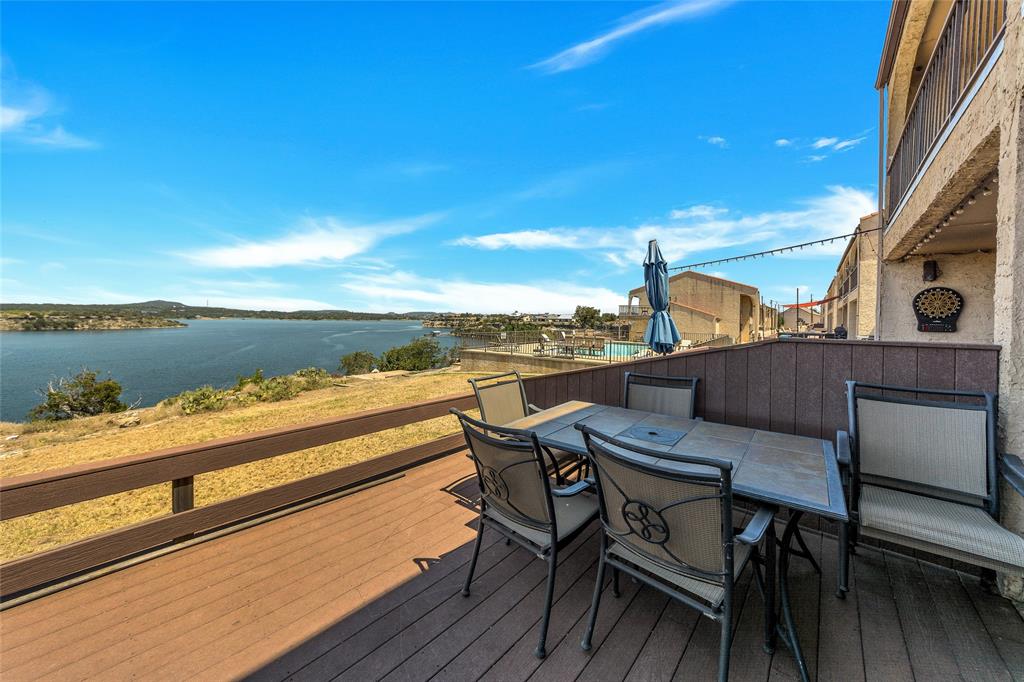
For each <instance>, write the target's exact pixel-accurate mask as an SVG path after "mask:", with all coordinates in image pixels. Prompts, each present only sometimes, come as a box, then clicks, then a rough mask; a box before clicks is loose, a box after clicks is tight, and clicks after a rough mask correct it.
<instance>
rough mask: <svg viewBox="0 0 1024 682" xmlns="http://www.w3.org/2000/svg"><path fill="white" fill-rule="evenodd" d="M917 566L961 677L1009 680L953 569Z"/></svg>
mask: <svg viewBox="0 0 1024 682" xmlns="http://www.w3.org/2000/svg"><path fill="white" fill-rule="evenodd" d="M920 566H921V571H922V573H924V578H925V582H926V583H927V584H928V590H929V591H930V592H931V595H932V601H933V603H934V604H935V609H936V610H935V613H934V614H933V617H934V618H935V619H936V620H937V621H938V622H939V623H941V624H942V626H943V628H944V629H945V631H946V636H947V637H948V638H949V643H950V644H951V645H952V651H953V656H954V657H955V658H956V661H957V664H958V665H959V666H960V675H961V677H963V678H964V679H965V680H1007V681H1009V680H1012V679H1013V677H1012V676H1011V675H1010V671H1009V669H1008V668H1007V667H1006V663H1004V662H1003V659H1002V657H1001V656H1000V655H999V651H998V649H996V646H995V644H994V643H993V642H992V639H991V638H990V637H989V634H988V631H987V630H986V629H985V625H984V623H982V621H981V618H980V617H979V616H978V614H977V612H976V611H975V610H974V608H973V604H972V603H971V598H970V596H969V595H968V594H967V592H966V590H964V586H963V585H961V584H960V580H959V578H957V575H956V571H953V570H950V569H948V568H942V567H940V566H936V565H934V564H927V563H923V562H922V563H921V564H920Z"/></svg>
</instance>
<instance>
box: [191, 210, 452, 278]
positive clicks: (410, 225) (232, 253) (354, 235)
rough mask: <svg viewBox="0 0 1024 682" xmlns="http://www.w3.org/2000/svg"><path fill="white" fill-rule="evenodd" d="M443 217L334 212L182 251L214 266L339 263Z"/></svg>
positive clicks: (193, 260) (255, 266)
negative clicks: (358, 217) (354, 217)
mask: <svg viewBox="0 0 1024 682" xmlns="http://www.w3.org/2000/svg"><path fill="white" fill-rule="evenodd" d="M439 219H440V216H439V215H437V214H431V215H424V216H418V217H415V218H410V219H408V220H400V221H394V222H386V223H372V224H351V223H346V222H343V221H341V220H339V219H337V218H334V217H332V216H326V217H322V218H305V219H303V220H302V221H301V222H300V223H299V227H298V229H296V230H294V231H293V232H291V233H290V234H287V235H284V236H282V237H277V238H274V239H268V240H265V241H258V242H257V241H246V242H241V243H239V244H235V245H233V246H220V247H214V248H211V249H199V250H196V251H191V252H188V253H179V254H178V255H180V256H181V257H182V258H185V259H186V260H188V261H190V262H192V263H193V264H195V265H201V266H205V267H211V268H272V267H281V266H286V265H315V264H326V263H338V262H341V261H344V260H346V259H348V258H351V257H353V256H356V255H358V254H361V253H365V252H367V251H369V250H370V249H371V248H373V247H374V246H375V245H376V244H377V243H378V242H379V241H381V240H382V239H385V238H387V237H390V236H394V235H398V234H404V233H407V232H412V231H414V230H417V229H419V228H421V227H424V226H426V225H429V224H431V223H434V222H436V221H437V220H439Z"/></svg>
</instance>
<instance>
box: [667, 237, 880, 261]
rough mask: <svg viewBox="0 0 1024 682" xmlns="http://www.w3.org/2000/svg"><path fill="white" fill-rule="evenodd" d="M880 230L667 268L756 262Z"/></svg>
mask: <svg viewBox="0 0 1024 682" xmlns="http://www.w3.org/2000/svg"><path fill="white" fill-rule="evenodd" d="M881 229H882V228H880V227H875V228H872V229H870V230H857V231H856V232H850V233H849V234H837V235H836V236H834V237H825V238H824V239H815V240H814V241H812V242H804V243H803V244H792V245H790V246H780V247H779V248H777V249H769V250H767V251H758V252H756V253H745V254H743V255H742V256H730V257H729V258H719V259H717V260H708V261H704V262H703V263H689V264H688V265H678V266H675V267H671V268H669V270H691V269H693V268H703V267H705V266H708V265H719V264H721V263H732V262H735V261H741V260H756V259H758V258H764V257H765V256H776V255H778V254H780V253H791V252H793V251H803V250H804V248H805V247H808V246H818V245H821V244H832V243H833V242H835V241H836V240H837V239H846V238H847V237H853V236H855V235H858V234H868V233H869V232H878V231H879V230H881Z"/></svg>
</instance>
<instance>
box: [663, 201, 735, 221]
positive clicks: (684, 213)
mask: <svg viewBox="0 0 1024 682" xmlns="http://www.w3.org/2000/svg"><path fill="white" fill-rule="evenodd" d="M728 210H729V209H727V208H716V207H714V206H708V205H707V204H697V205H696V206H690V207H689V208H677V209H674V210H673V211H672V212H671V213H669V217H670V218H672V220H685V219H686V218H711V217H713V216H716V215H721V214H722V213H727V212H728Z"/></svg>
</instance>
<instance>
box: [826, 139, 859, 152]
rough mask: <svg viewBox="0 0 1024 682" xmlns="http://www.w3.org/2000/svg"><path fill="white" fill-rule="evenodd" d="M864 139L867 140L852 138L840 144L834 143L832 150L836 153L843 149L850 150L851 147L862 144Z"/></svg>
mask: <svg viewBox="0 0 1024 682" xmlns="http://www.w3.org/2000/svg"><path fill="white" fill-rule="evenodd" d="M865 139H867V138H866V137H856V138H852V139H849V140H842V141H841V142H836V144H835V146H833V147H832V148H833V149H835V150H836V151H837V152H841V151H843V150H844V149H852V148H853V147H856V146H857V145H859V144H860V143H861V142H863V141H864V140H865Z"/></svg>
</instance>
